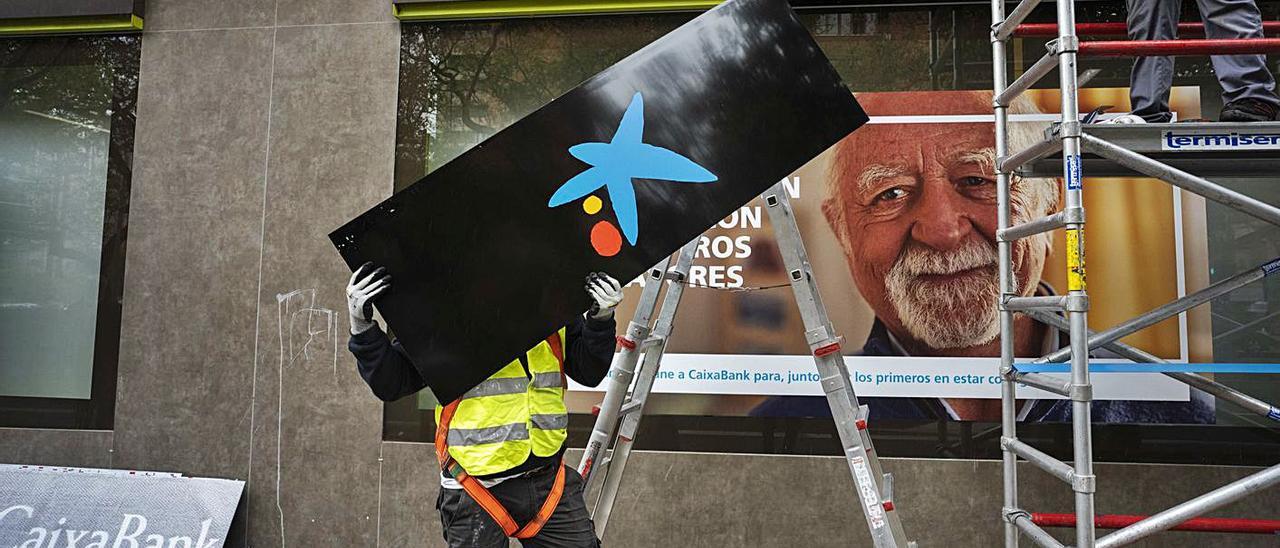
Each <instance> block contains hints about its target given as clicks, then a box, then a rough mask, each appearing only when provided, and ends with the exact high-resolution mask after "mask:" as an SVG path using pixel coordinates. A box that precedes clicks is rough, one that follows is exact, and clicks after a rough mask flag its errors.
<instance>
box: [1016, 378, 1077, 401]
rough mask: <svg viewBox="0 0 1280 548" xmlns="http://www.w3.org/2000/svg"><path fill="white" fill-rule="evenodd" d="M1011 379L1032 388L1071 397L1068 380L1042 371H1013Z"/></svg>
mask: <svg viewBox="0 0 1280 548" xmlns="http://www.w3.org/2000/svg"><path fill="white" fill-rule="evenodd" d="M1013 381H1014V382H1016V383H1018V384H1025V385H1027V386H1030V387H1032V388H1039V389H1041V390H1044V391H1046V392H1053V393H1054V394H1057V395H1059V396H1066V397H1068V398H1069V397H1071V383H1070V382H1068V381H1064V380H1062V379H1058V378H1054V377H1050V376H1048V375H1045V374H1043V373H1015V374H1014V376H1013Z"/></svg>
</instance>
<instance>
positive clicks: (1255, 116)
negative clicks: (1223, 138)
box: [1218, 99, 1280, 122]
mask: <svg viewBox="0 0 1280 548" xmlns="http://www.w3.org/2000/svg"><path fill="white" fill-rule="evenodd" d="M1277 114H1280V109H1277V108H1276V106H1275V105H1273V104H1271V103H1267V102H1263V101H1259V100H1257V99H1240V100H1238V101H1232V102H1230V103H1227V104H1225V105H1223V106H1222V114H1219V115H1218V121H1219V122H1272V121H1275V120H1277Z"/></svg>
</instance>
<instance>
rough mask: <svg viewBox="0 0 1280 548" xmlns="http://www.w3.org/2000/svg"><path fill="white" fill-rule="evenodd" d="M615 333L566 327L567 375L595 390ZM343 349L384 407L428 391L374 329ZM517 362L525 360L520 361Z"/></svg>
mask: <svg viewBox="0 0 1280 548" xmlns="http://www.w3.org/2000/svg"><path fill="white" fill-rule="evenodd" d="M616 329H617V323H616V321H615V320H614V319H612V318H610V319H608V320H595V319H585V320H584V319H583V318H582V316H577V317H575V318H574V320H573V321H571V322H569V325H566V326H565V349H564V372H565V374H567V375H568V376H569V377H570V378H572V379H573V380H575V381H577V382H578V383H579V384H584V385H586V386H596V385H599V384H600V381H602V380H604V377H605V375H606V374H608V373H609V365H610V362H612V361H613V349H614V343H615V339H614V333H615V331H616ZM347 348H348V349H349V350H351V353H352V354H353V355H355V357H356V368H357V369H359V371H360V376H361V377H363V378H364V382H365V383H366V384H368V385H369V388H370V389H371V390H373V394H374V395H375V396H377V397H378V399H380V400H382V401H394V400H398V399H400V398H403V397H405V396H408V395H410V394H413V393H416V392H418V391H419V390H422V389H423V388H426V386H427V383H426V381H424V380H423V379H422V375H421V374H419V373H418V369H417V368H416V367H414V366H413V362H411V361H409V355H408V354H407V353H406V352H405V350H404V348H403V347H401V346H400V342H399V341H392V340H391V339H390V338H389V337H387V334H386V333H384V332H383V331H382V329H381V328H380V327H378V325H377V324H374V326H373V327H371V328H369V329H366V330H365V331H363V332H361V333H358V334H355V335H352V336H351V340H350V341H349V342H348V343H347ZM520 359H521V360H524V357H523V356H521V358H520ZM563 453H564V447H561V448H560V452H559V453H557V454H556V455H552V456H550V457H536V456H530V458H529V460H528V461H526V462H525V463H524V464H522V465H520V466H517V467H515V468H512V469H510V470H506V471H503V472H500V473H498V474H493V476H509V475H512V474H516V473H520V472H524V471H528V470H534V469H537V468H541V467H543V466H546V465H548V464H552V463H554V462H559V459H560V455H561V454H563ZM479 477H481V478H484V477H488V476H479Z"/></svg>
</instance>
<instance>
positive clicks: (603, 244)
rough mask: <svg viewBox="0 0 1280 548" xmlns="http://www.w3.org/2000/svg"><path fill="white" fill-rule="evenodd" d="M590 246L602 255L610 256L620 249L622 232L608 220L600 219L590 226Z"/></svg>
mask: <svg viewBox="0 0 1280 548" xmlns="http://www.w3.org/2000/svg"><path fill="white" fill-rule="evenodd" d="M591 247H594V248H595V250H596V253H599V254H600V256H602V257H612V256H614V255H617V254H618V252H619V251H621V250H622V234H620V233H619V232H618V228H617V227H615V226H613V223H610V222H609V221H600V222H598V223H596V225H595V226H593V227H591Z"/></svg>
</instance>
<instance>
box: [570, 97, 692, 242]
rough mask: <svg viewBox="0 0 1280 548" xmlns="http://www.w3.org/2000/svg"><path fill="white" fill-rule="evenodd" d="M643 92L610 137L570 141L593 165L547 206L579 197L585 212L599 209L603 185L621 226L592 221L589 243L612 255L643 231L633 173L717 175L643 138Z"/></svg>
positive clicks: (673, 177)
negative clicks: (608, 139) (597, 140)
mask: <svg viewBox="0 0 1280 548" xmlns="http://www.w3.org/2000/svg"><path fill="white" fill-rule="evenodd" d="M643 136H644V97H642V96H641V94H640V93H636V94H635V95H634V96H632V97H631V104H630V105H628V106H627V111H626V112H624V113H623V114H622V121H621V122H620V123H619V124H618V130H617V131H616V132H614V134H613V139H611V140H610V141H609V142H608V143H580V144H577V145H574V146H571V147H569V154H571V155H573V157H574V158H577V159H579V160H582V161H583V162H586V163H587V164H588V165H590V166H591V168H590V169H587V170H586V171H583V172H582V173H579V174H577V175H574V176H573V177H572V178H570V179H569V180H568V181H565V183H564V184H563V185H560V188H558V189H556V191H555V193H553V194H552V195H551V199H550V200H549V201H548V202H547V207H558V206H562V205H564V204H567V203H569V202H572V201H575V200H577V199H579V198H583V197H585V198H586V199H585V200H583V201H582V210H583V211H584V212H585V213H586V214H587V215H596V214H598V213H600V210H601V209H602V208H603V205H604V204H603V200H601V199H600V197H599V196H596V195H595V192H596V191H597V190H599V189H601V188H604V189H605V191H606V192H608V194H609V203H610V204H611V205H612V206H613V216H614V218H615V219H616V220H617V223H618V226H620V227H621V228H622V233H621V234H619V233H618V226H614V225H613V223H611V222H610V221H609V220H608V219H601V220H600V221H597V222H596V223H595V224H594V225H593V226H592V227H591V247H592V248H593V249H595V251H596V253H598V254H600V256H602V257H612V256H614V255H617V254H618V252H619V251H621V250H622V237H623V236H626V238H627V242H628V243H629V244H631V245H633V246H634V245H636V240H637V239H638V238H639V237H640V225H639V214H638V212H637V211H636V193H635V187H633V186H632V185H633V184H634V181H635V179H649V180H658V181H671V182H677V183H710V182H714V181H716V180H717V178H716V175H715V174H714V173H711V172H710V171H708V170H707V169H706V168H704V167H702V166H700V165H698V164H697V163H695V162H694V161H693V160H690V159H688V158H685V157H684V156H682V155H680V154H679V153H676V152H674V151H671V150H669V149H665V148H662V147H659V146H654V145H650V144H648V143H645V142H643Z"/></svg>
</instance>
